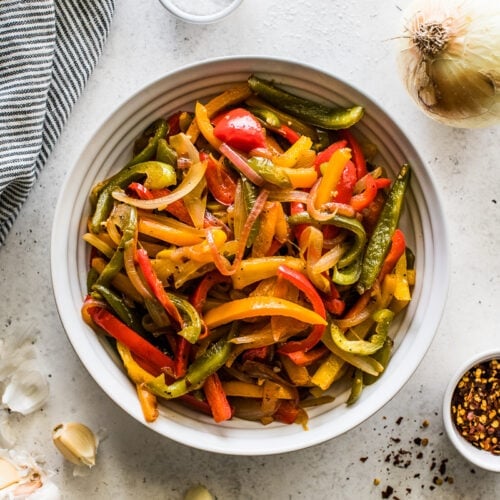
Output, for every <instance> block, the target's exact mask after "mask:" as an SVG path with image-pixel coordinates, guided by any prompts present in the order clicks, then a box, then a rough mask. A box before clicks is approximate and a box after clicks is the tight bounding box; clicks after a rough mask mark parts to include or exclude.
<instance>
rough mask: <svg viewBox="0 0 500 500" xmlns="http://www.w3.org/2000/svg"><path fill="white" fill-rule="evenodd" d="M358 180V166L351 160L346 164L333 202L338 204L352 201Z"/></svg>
mask: <svg viewBox="0 0 500 500" xmlns="http://www.w3.org/2000/svg"><path fill="white" fill-rule="evenodd" d="M357 180H358V177H357V172H356V166H355V165H354V163H353V162H352V161H351V160H349V161H348V162H347V163H346V166H345V167H344V171H343V172H342V176H341V177H340V180H339V182H338V183H337V187H336V188H335V191H337V194H336V195H335V196H334V198H333V201H335V202H337V203H349V202H350V201H351V198H352V193H353V191H354V186H355V184H356V182H357Z"/></svg>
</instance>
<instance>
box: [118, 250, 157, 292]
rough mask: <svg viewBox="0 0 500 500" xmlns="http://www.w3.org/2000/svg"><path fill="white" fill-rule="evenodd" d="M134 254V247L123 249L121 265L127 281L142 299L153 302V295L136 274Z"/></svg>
mask: <svg viewBox="0 0 500 500" xmlns="http://www.w3.org/2000/svg"><path fill="white" fill-rule="evenodd" d="M134 254H135V245H127V246H126V247H125V251H124V252H123V265H124V267H125V272H126V273H127V276H128V279H129V280H130V282H131V283H132V286H133V287H134V288H135V289H136V290H137V291H138V292H139V294H140V295H141V296H142V297H143V298H144V299H149V300H153V295H152V294H151V292H150V291H149V288H148V287H147V286H146V284H145V283H144V281H143V280H142V278H141V276H139V273H138V272H137V269H136V267H135V261H134Z"/></svg>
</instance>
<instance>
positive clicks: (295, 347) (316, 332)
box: [278, 265, 326, 354]
mask: <svg viewBox="0 0 500 500" xmlns="http://www.w3.org/2000/svg"><path fill="white" fill-rule="evenodd" d="M278 276H281V277H283V278H284V279H286V280H287V281H289V282H290V283H292V284H293V285H294V286H296V287H297V288H298V289H299V290H300V291H301V292H302V293H303V294H304V295H305V296H306V298H307V300H308V301H309V302H310V303H311V305H312V307H313V310H314V312H316V313H317V314H319V315H320V316H321V317H322V318H323V319H326V309H325V304H324V303H323V300H322V299H321V297H320V295H319V293H318V292H317V290H316V288H315V287H314V285H313V284H312V283H311V282H310V281H309V279H308V278H307V277H306V276H305V275H304V274H302V273H301V272H300V271H296V270H295V269H292V268H290V267H288V266H285V265H281V266H279V267H278ZM324 331H325V325H315V326H314V327H313V329H312V330H311V333H310V334H309V335H308V336H307V337H306V338H305V339H303V340H291V341H290V342H287V343H286V344H283V345H282V346H281V347H280V348H279V349H278V352H280V353H282V354H287V353H292V352H297V351H302V352H307V351H309V350H310V349H312V348H313V347H314V346H315V345H316V344H317V343H318V342H319V341H320V340H321V337H322V335H323V332H324Z"/></svg>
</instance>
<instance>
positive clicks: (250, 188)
mask: <svg viewBox="0 0 500 500" xmlns="http://www.w3.org/2000/svg"><path fill="white" fill-rule="evenodd" d="M241 187H242V193H243V200H244V203H245V211H246V214H247V216H248V214H249V213H250V212H251V211H252V207H253V206H254V205H255V201H256V200H257V196H258V195H259V191H258V188H257V187H256V186H255V185H254V184H253V183H252V182H250V181H249V180H248V179H247V178H246V177H245V176H244V175H242V176H241ZM259 228H260V219H259V218H257V220H256V221H255V222H254V224H253V226H252V229H250V234H249V236H248V240H247V248H250V247H251V246H252V245H253V242H254V241H255V237H256V236H257V234H258V233H259Z"/></svg>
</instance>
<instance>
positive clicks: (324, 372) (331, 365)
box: [311, 352, 345, 391]
mask: <svg viewBox="0 0 500 500" xmlns="http://www.w3.org/2000/svg"><path fill="white" fill-rule="evenodd" d="M344 365H345V363H344V361H343V360H342V359H341V358H339V357H338V356H336V355H335V354H333V352H331V353H330V354H329V355H328V357H327V358H326V359H325V360H324V361H322V362H321V364H320V365H319V367H318V369H317V370H316V371H315V372H314V375H313V376H312V377H311V383H312V384H314V385H315V386H317V387H319V388H320V389H322V390H323V391H326V390H327V389H328V388H329V387H330V386H331V385H332V384H333V382H334V381H335V380H337V378H338V375H339V374H340V373H342V368H343V366H344Z"/></svg>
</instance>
